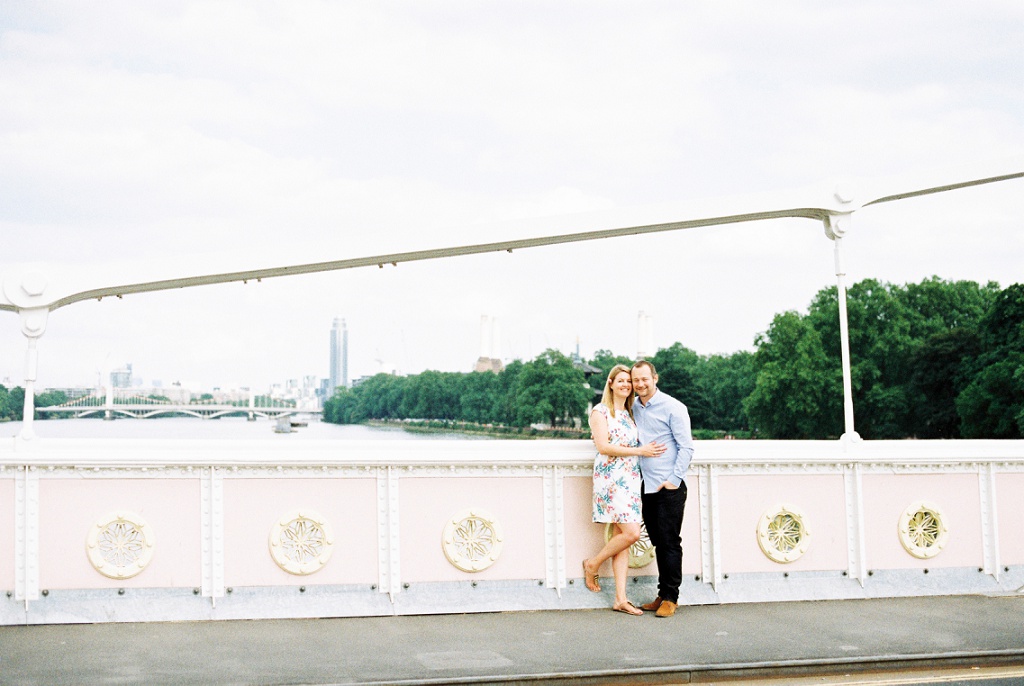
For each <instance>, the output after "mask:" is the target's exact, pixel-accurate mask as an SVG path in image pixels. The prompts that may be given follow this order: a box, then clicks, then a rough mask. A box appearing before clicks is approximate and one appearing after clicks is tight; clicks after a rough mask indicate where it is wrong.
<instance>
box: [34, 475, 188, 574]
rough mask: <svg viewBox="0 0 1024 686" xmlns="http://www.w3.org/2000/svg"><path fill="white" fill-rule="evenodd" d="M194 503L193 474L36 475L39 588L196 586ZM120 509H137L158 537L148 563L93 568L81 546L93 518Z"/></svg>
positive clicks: (132, 510) (93, 521) (95, 518)
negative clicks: (126, 572) (130, 570)
mask: <svg viewBox="0 0 1024 686" xmlns="http://www.w3.org/2000/svg"><path fill="white" fill-rule="evenodd" d="M198 504H199V481H198V480H197V479H101V478H88V479H82V478H72V479H60V478H54V479H49V478H45V479H40V480H39V588H40V589H60V588H69V589H70V588H75V589H89V588H154V587H155V588H160V587H173V586H177V587H189V586H191V587H195V586H199V585H200V583H201V577H200V574H201V571H202V565H201V560H202V542H201V538H200V534H201V531H200V520H199V507H198ZM119 510H124V511H128V512H133V513H135V514H137V515H139V516H140V517H142V518H143V519H144V520H145V521H146V524H148V525H149V526H150V527H151V528H152V531H153V536H154V538H155V540H156V549H155V551H154V554H153V560H152V562H151V563H150V565H149V567H148V568H147V569H144V570H143V571H142V572H140V573H139V574H137V575H135V576H133V577H131V578H128V579H110V578H107V577H105V576H103V575H102V574H100V573H99V572H97V571H96V570H95V569H94V568H93V566H92V564H91V563H90V562H89V558H88V556H87V554H86V548H85V543H86V538H87V537H88V535H89V528H90V527H92V526H93V525H94V524H95V522H96V520H97V519H99V518H100V517H103V516H105V515H107V514H109V513H111V512H117V511H119Z"/></svg>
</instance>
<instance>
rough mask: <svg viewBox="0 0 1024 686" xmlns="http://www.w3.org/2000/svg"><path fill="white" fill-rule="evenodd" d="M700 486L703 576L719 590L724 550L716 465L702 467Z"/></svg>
mask: <svg viewBox="0 0 1024 686" xmlns="http://www.w3.org/2000/svg"><path fill="white" fill-rule="evenodd" d="M697 480H698V485H699V488H700V494H699V495H700V538H701V540H700V551H701V577H702V578H703V580H704V583H706V584H711V586H712V587H713V588H714V589H715V591H716V592H717V591H718V585H719V584H720V583H722V550H721V545H720V543H719V541H720V540H721V537H720V536H719V524H718V474H716V473H715V468H714V465H710V464H709V465H704V466H703V467H701V470H700V473H699V476H698V477H697Z"/></svg>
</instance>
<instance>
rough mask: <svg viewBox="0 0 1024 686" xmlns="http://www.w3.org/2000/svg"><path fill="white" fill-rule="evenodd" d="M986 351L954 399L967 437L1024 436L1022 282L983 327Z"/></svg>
mask: <svg viewBox="0 0 1024 686" xmlns="http://www.w3.org/2000/svg"><path fill="white" fill-rule="evenodd" d="M980 333H981V347H982V353H981V354H980V355H979V356H978V357H977V359H976V360H974V361H972V362H971V363H970V364H969V367H970V369H971V371H972V372H973V374H972V380H971V382H970V383H969V384H968V385H967V387H966V388H965V389H964V390H963V391H962V392H961V393H960V395H959V396H958V397H957V399H956V407H957V412H958V414H959V415H960V430H961V433H962V434H963V436H964V437H965V438H1021V437H1024V284H1013V285H1011V286H1009V287H1007V288H1006V289H1004V290H1003V291H1002V292H1001V293H999V295H998V296H997V297H996V298H995V301H994V302H993V304H992V307H991V309H990V310H989V311H988V313H987V314H986V315H985V317H984V319H983V320H982V322H981V326H980Z"/></svg>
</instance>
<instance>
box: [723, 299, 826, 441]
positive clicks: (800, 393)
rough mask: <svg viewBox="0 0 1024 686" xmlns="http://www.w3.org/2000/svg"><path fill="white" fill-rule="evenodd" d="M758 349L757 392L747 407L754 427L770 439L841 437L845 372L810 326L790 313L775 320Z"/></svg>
mask: <svg viewBox="0 0 1024 686" xmlns="http://www.w3.org/2000/svg"><path fill="white" fill-rule="evenodd" d="M756 344H757V352H756V353H754V358H753V369H754V372H755V374H756V377H755V382H754V390H753V391H752V392H751V394H750V395H749V396H748V397H747V399H746V400H745V401H744V403H743V404H744V408H745V409H746V412H747V416H748V417H750V422H751V428H752V429H754V430H755V431H757V432H759V433H760V434H761V435H763V436H764V437H766V438H784V439H792V438H826V437H834V436H838V435H839V434H840V433H841V432H842V380H841V371H840V370H839V369H837V368H836V367H835V366H834V365H833V364H832V360H830V359H829V357H828V356H827V355H826V354H825V350H824V347H823V345H822V340H821V335H820V334H819V333H818V332H817V330H815V328H814V327H813V326H812V324H811V321H810V320H809V319H807V318H804V317H801V316H800V315H799V314H797V313H796V312H792V311H790V312H784V313H782V314H778V315H775V318H774V319H773V320H772V323H771V326H769V327H768V331H767V332H766V333H764V334H761V335H759V336H758V337H757V339H756Z"/></svg>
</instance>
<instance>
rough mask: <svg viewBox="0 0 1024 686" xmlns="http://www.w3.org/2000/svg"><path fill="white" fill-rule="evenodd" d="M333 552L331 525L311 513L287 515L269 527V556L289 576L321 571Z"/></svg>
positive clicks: (309, 511)
mask: <svg viewBox="0 0 1024 686" xmlns="http://www.w3.org/2000/svg"><path fill="white" fill-rule="evenodd" d="M333 549H334V535H333V534H332V533H331V527H330V525H329V524H328V523H327V520H325V519H324V518H323V517H321V516H320V515H318V514H317V513H315V512H313V511H311V510H297V511H295V512H292V513H289V514H286V515H284V516H283V517H281V518H280V519H279V520H277V521H276V522H275V523H274V526H272V527H271V528H270V557H272V558H273V559H274V562H276V563H277V566H278V567H280V568H281V569H283V570H284V571H286V572H288V573H289V574H298V575H306V574H312V573H314V572H318V571H320V570H321V569H323V567H324V565H326V564H327V561H328V560H329V559H330V558H331V551H332V550H333Z"/></svg>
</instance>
